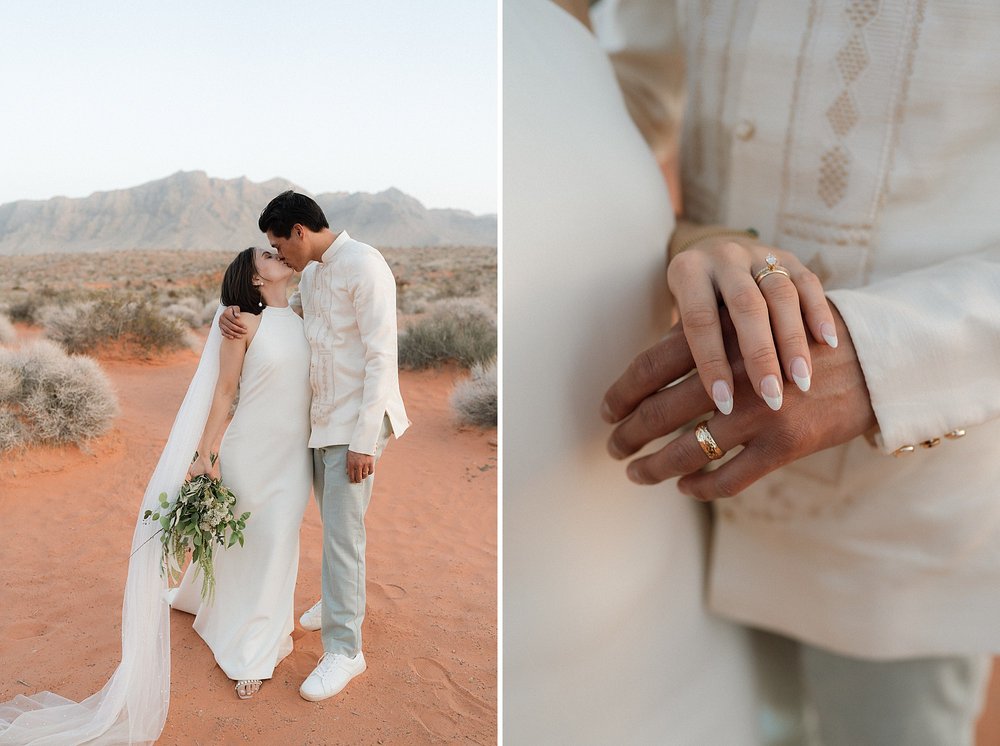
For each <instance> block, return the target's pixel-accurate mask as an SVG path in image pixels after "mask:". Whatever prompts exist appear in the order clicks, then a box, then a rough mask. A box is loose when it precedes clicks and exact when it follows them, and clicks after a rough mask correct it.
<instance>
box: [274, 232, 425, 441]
mask: <svg viewBox="0 0 1000 746" xmlns="http://www.w3.org/2000/svg"><path fill="white" fill-rule="evenodd" d="M290 302H291V304H292V305H293V306H294V305H301V306H302V310H303V317H304V319H305V330H306V336H307V337H308V338H309V346H310V347H311V348H312V362H311V364H310V367H309V378H310V381H311V383H312V395H313V398H312V411H311V420H312V435H311V436H310V438H309V447H310V448H322V447H324V446H335V445H347V446H348V448H349V449H350V450H352V451H355V452H356V453H367V454H374V453H375V448H376V444H377V441H378V437H379V432H380V430H381V427H382V421H383V419H384V418H385V416H386V415H388V417H389V422H390V424H391V425H392V432H393V433H394V434H395V435H396V437H397V438H398V437H399V436H401V435H402V434H403V431H405V430H406V428H407V427H409V424H410V422H409V420H408V419H407V416H406V410H405V409H404V408H403V398H402V396H400V393H399V368H398V363H397V351H396V281H395V279H394V278H393V276H392V271H391V270H390V269H389V265H388V264H386V262H385V259H384V258H383V257H382V255H381V254H380V253H379V252H378V251H377V250H376V249H374V248H372V247H371V246H369V245H368V244H364V243H361V242H360V241H355V240H354V239H353V238H351V237H350V236H349V235H347V231H343V232H341V233H340V235H339V236H337V239H336V240H335V241H334V242H333V243H332V244H331V245H330V248H329V249H327V250H326V252H325V253H324V254H323V259H322V261H320V262H310V263H309V264H308V265H307V266H306V268H305V269H304V270H303V271H302V279H301V281H300V282H299V290H298V292H297V293H296V294H295V295H293V296H292V298H291V300H290Z"/></svg>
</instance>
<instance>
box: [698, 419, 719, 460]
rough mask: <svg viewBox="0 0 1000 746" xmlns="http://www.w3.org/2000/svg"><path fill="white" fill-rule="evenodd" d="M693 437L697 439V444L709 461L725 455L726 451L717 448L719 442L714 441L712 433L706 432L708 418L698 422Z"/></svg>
mask: <svg viewBox="0 0 1000 746" xmlns="http://www.w3.org/2000/svg"><path fill="white" fill-rule="evenodd" d="M694 437H695V438H696V439H697V441H698V445H700V446H701V450H703V451H704V452H705V455H706V456H708V460H709V461H717V460H718V459H720V458H722V457H723V456H725V455H726V452H725V451H723V450H722V449H721V448H719V444H718V443H716V442H715V438H713V437H712V433H710V432H708V420H704V421H702V422H699V423H698V427H696V428H695V429H694Z"/></svg>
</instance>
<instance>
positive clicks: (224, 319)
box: [219, 306, 247, 339]
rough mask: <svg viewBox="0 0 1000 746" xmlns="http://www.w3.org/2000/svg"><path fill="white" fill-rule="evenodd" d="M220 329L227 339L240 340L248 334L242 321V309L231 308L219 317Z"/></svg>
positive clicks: (237, 307)
mask: <svg viewBox="0 0 1000 746" xmlns="http://www.w3.org/2000/svg"><path fill="white" fill-rule="evenodd" d="M219 328H220V329H221V330H222V336H223V337H225V338H226V339H240V338H241V337H243V336H245V335H246V333H247V328H246V326H244V325H243V322H242V321H240V307H239V306H229V307H228V308H226V310H225V311H223V312H222V315H221V316H220V317H219Z"/></svg>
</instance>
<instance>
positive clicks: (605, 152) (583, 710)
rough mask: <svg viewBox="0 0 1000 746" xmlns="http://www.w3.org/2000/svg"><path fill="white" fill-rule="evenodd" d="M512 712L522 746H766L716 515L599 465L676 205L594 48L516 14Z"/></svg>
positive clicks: (511, 0) (506, 585)
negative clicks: (724, 598)
mask: <svg viewBox="0 0 1000 746" xmlns="http://www.w3.org/2000/svg"><path fill="white" fill-rule="evenodd" d="M503 81H504V114H503V126H504V130H503V132H504V134H503V138H504V143H503V145H504V149H503V156H504V166H503V189H504V215H503V240H504V248H503V251H504V256H503V265H504V266H503V272H504V296H503V302H504V339H503V354H504V363H503V395H504V409H503V440H504V466H503V470H504V471H503V480H504V481H503V490H504V497H503V528H504V532H503V539H504V546H503V673H504V676H503V697H504V699H503V704H504V707H503V713H504V724H503V728H504V730H503V732H504V740H505V741H506V742H509V743H512V744H522V743H524V744H530V743H545V744H574V745H579V744H613V743H622V744H626V743H627V744H671V745H672V746H703V745H704V744H726V746H743V745H748V744H755V743H758V736H757V727H756V711H755V704H756V703H755V688H756V687H755V674H754V668H753V665H752V658H751V653H750V648H749V644H748V640H747V638H746V636H745V635H744V633H743V632H742V631H741V630H739V629H738V628H736V627H734V626H732V625H730V624H729V623H727V622H724V621H722V620H719V619H716V618H713V617H712V616H710V615H709V614H708V613H707V611H706V609H705V573H706V553H707V533H706V529H707V523H706V520H707V516H706V514H705V512H703V507H704V506H699V505H695V504H694V503H693V502H692V501H691V500H690V499H688V498H686V497H684V496H683V495H681V494H679V493H678V492H677V490H676V489H675V488H674V487H673V486H672V485H662V486H658V487H639V486H636V485H634V484H631V483H630V482H629V481H628V480H627V479H626V477H625V465H624V464H623V463H617V462H615V461H613V460H612V459H611V458H610V457H609V456H608V454H607V452H606V451H605V441H606V439H607V437H608V436H609V434H610V432H611V428H610V427H609V426H608V425H606V424H605V423H604V422H602V420H601V419H600V417H599V415H598V409H599V406H600V402H601V398H602V396H603V394H604V391H605V390H606V389H607V387H608V386H609V385H610V384H611V383H612V382H613V381H614V380H615V378H617V377H618V375H620V374H621V372H622V371H623V369H624V367H625V366H626V365H627V364H628V363H629V361H630V360H631V359H632V357H633V356H634V355H635V354H636V353H638V352H639V351H640V350H642V349H644V348H646V347H647V346H649V345H651V344H652V343H654V342H655V341H656V340H657V339H658V338H659V336H662V335H663V334H664V333H665V332H666V330H667V329H668V328H669V326H670V314H669V309H668V307H667V300H666V245H667V239H668V237H669V235H670V232H671V231H672V229H673V216H672V211H671V206H670V199H669V196H668V194H667V191H666V187H665V186H664V183H663V179H662V176H661V174H660V172H659V170H658V168H657V165H656V163H655V161H654V159H653V156H652V154H651V153H650V151H649V149H648V148H647V146H646V144H645V143H644V142H643V140H642V138H641V137H640V135H639V133H638V131H637V130H636V128H635V127H634V125H633V124H632V122H631V120H630V119H629V116H628V113H627V111H626V109H625V105H624V103H623V100H622V97H621V94H620V92H619V90H618V87H617V84H616V81H615V77H614V73H613V71H612V68H611V65H610V63H609V61H608V59H607V57H606V55H605V53H604V52H603V51H602V50H601V49H600V47H599V46H598V44H597V42H596V41H595V40H594V38H593V37H592V36H591V34H590V33H589V32H588V31H587V30H586V29H585V28H584V27H583V26H582V25H581V24H580V23H578V22H577V21H576V20H575V19H573V18H572V17H570V16H569V15H568V14H566V13H565V12H564V11H562V10H561V9H560V8H558V7H556V6H555V5H553V4H551V3H549V2H548V1H547V0H505V2H504V76H503Z"/></svg>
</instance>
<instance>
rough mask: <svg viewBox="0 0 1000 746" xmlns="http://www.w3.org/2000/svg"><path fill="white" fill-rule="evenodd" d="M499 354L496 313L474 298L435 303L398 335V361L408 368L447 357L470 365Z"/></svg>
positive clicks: (423, 366) (460, 363)
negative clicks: (427, 311)
mask: <svg viewBox="0 0 1000 746" xmlns="http://www.w3.org/2000/svg"><path fill="white" fill-rule="evenodd" d="M496 354H497V322H496V315H495V314H494V313H493V311H492V309H490V308H489V307H488V306H486V305H484V304H483V303H480V302H479V301H475V300H469V299H452V300H446V301H441V302H439V303H436V304H434V306H433V307H432V309H431V310H430V312H429V313H427V314H426V315H424V316H423V317H421V318H419V319H417V320H415V321H414V322H413V323H412V324H411V325H410V326H409V327H407V329H406V330H405V331H403V333H402V334H400V335H399V363H400V365H402V366H404V367H407V368H417V369H420V368H428V367H430V366H432V365H437V364H439V363H442V362H444V361H446V360H454V361H455V362H457V363H458V364H459V365H462V366H464V367H466V368H469V367H471V366H473V365H475V364H476V363H481V362H485V361H487V360H489V359H490V358H493V357H495V356H496Z"/></svg>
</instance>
